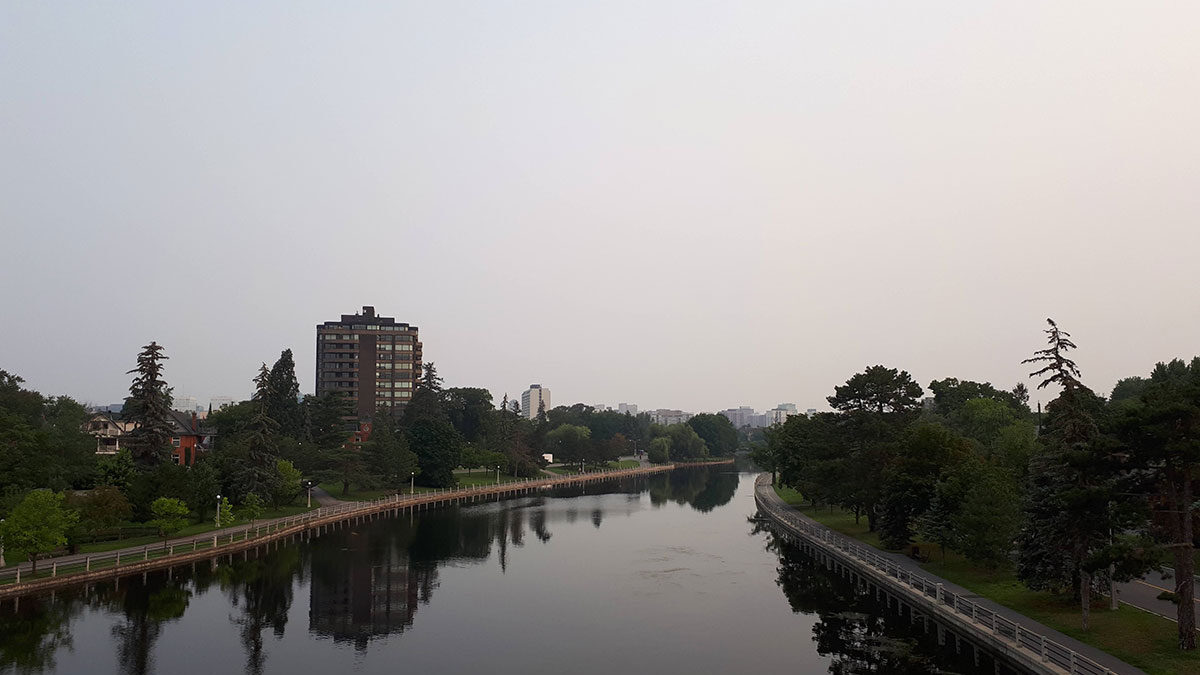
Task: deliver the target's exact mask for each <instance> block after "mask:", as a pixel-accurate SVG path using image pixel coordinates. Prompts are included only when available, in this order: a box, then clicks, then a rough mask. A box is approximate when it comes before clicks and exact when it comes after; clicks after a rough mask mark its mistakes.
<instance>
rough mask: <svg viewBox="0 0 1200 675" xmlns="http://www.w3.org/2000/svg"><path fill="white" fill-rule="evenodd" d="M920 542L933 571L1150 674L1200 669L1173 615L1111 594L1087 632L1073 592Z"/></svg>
mask: <svg viewBox="0 0 1200 675" xmlns="http://www.w3.org/2000/svg"><path fill="white" fill-rule="evenodd" d="M775 492H776V494H778V495H779V496H780V497H781V498H783V500H784V501H786V502H787V503H788V504H791V505H792V506H794V507H795V508H796V509H797V510H798V511H800V512H801V513H803V514H804V515H806V516H808V517H809V518H812V519H813V520H815V521H817V522H819V523H821V524H822V525H825V526H826V527H828V528H830V529H831V530H834V531H836V532H840V533H842V534H844V535H846V536H849V537H853V538H855V539H857V540H859V541H861V542H863V543H864V544H867V545H869V546H874V547H875V548H878V549H881V550H887V549H886V547H884V546H883V544H882V543H881V542H880V540H879V533H878V531H871V529H870V528H869V527H868V526H867V523H866V521H865V520H862V519H859V521H858V522H855V518H854V514H853V513H852V512H850V511H847V510H845V509H843V508H840V507H838V506H834V505H831V504H823V505H821V506H813V505H812V504H811V502H810V501H809V500H807V499H805V498H804V496H803V495H801V494H800V493H799V492H797V491H796V490H794V489H792V488H788V487H784V486H776V488H775ZM914 545H915V546H917V549H918V551H921V552H927V555H924V556H922V557H923V558H925V559H924V560H922V561H921V562H920V566H921V568H922V569H924V570H925V571H927V572H929V573H930V574H933V575H936V576H938V577H941V578H943V579H945V580H947V581H949V582H951V583H954V584H958V585H959V586H962V587H963V588H965V589H967V590H969V591H971V592H972V593H977V594H979V595H980V596H982V597H985V598H987V599H989V600H992V601H993V602H996V603H998V604H1001V605H1004V606H1005V607H1008V608H1010V609H1012V610H1014V611H1016V612H1019V613H1021V614H1023V615H1025V616H1028V617H1029V618H1031V619H1034V620H1035V621H1039V622H1041V623H1042V624H1044V625H1046V626H1048V627H1050V628H1053V629H1054V630H1057V631H1060V632H1062V633H1064V634H1066V635H1069V636H1071V637H1073V638H1075V639H1077V640H1079V641H1080V642H1083V643H1085V644H1089V645H1091V646H1093V647H1096V648H1097V649H1102V650H1104V651H1106V652H1108V653H1109V654H1112V655H1113V656H1116V657H1117V658H1119V659H1121V660H1122V661H1125V662H1127V663H1129V664H1131V665H1134V666H1137V667H1138V668H1141V669H1143V670H1145V671H1146V672H1147V673H1152V674H1155V673H1162V674H1163V675H1167V674H1172V673H1188V672H1196V671H1198V670H1200V652H1196V651H1190V652H1184V651H1180V650H1179V649H1178V647H1177V644H1176V642H1177V637H1176V631H1175V624H1174V623H1173V622H1172V621H1170V620H1168V619H1165V618H1163V617H1160V616H1156V615H1154V614H1151V613H1149V612H1145V611H1142V610H1140V609H1137V608H1136V607H1132V606H1129V605H1123V606H1121V607H1120V608H1119V609H1117V610H1116V611H1110V610H1107V609H1106V608H1107V607H1108V600H1107V598H1099V599H1096V600H1093V605H1092V606H1093V611H1094V613H1093V614H1092V616H1091V621H1090V625H1089V628H1088V630H1086V631H1085V630H1082V629H1081V628H1080V625H1079V605H1078V602H1077V601H1076V600H1075V598H1074V597H1072V596H1071V594H1066V593H1058V594H1056V593H1050V592H1047V591H1035V590H1032V589H1030V588H1029V587H1027V586H1026V585H1025V584H1023V583H1021V581H1020V580H1019V579H1018V578H1017V574H1016V566H1015V565H1014V564H1006V565H999V566H990V565H983V564H979V563H975V562H971V561H970V560H968V559H967V558H966V557H965V556H963V555H962V554H961V553H957V552H955V551H939V550H938V547H937V546H936V545H935V544H933V543H931V542H928V541H924V540H922V539H920V538H919V537H918V538H917V539H916V540H915V541H914Z"/></svg>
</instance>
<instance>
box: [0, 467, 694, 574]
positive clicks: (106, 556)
mask: <svg viewBox="0 0 1200 675" xmlns="http://www.w3.org/2000/svg"><path fill="white" fill-rule="evenodd" d="M696 464H703V463H696ZM684 466H689V464H685V463H674V464H663V465H658V466H655V467H654V468H655V469H656V471H655V472H657V471H665V470H669V469H674V468H676V467H684ZM645 469H646V467H634V468H628V469H601V470H598V471H591V472H587V473H581V474H569V475H564V476H560V477H556V478H551V477H549V476H540V477H537V478H523V479H520V480H513V481H506V482H503V483H492V484H488V485H473V486H471V487H466V488H437V489H435V490H431V491H425V492H418V493H415V494H407V495H406V494H399V493H397V494H394V495H391V496H388V497H381V498H379V499H373V500H370V501H364V502H343V503H341V504H336V505H334V506H322V507H319V508H316V509H313V510H312V511H306V512H304V513H301V514H297V515H294V516H286V517H283V518H276V519H274V520H269V521H263V523H261V524H259V525H250V526H244V525H243V526H238V527H236V528H232V529H225V530H216V531H214V532H212V533H209V534H203V535H196V536H194V537H185V538H181V539H172V540H169V541H164V542H162V543H156V544H153V545H151V544H147V545H145V546H143V547H142V548H141V549H140V550H136V551H132V552H131V551H129V550H116V551H109V552H106V553H94V554H84V555H82V556H81V555H79V554H75V555H68V556H59V557H58V558H46V559H42V560H39V561H38V572H37V574H36V575H34V574H32V573H31V572H30V571H28V570H25V571H22V569H21V565H20V564H18V565H12V566H9V567H5V568H0V586H2V585H7V584H19V583H22V581H26V582H28V581H33V580H35V579H37V580H41V579H46V578H51V577H57V576H62V575H65V574H74V573H79V572H92V571H97V570H103V569H112V568H117V567H122V566H125V565H133V564H136V563H141V562H146V561H149V560H157V559H160V558H165V557H170V556H173V555H176V554H182V553H191V552H193V551H200V550H204V549H211V550H213V551H216V552H217V553H216V554H217V555H220V553H219V551H220V549H222V548H223V547H227V546H229V545H231V544H235V543H239V542H245V541H251V540H254V539H261V538H264V537H270V536H271V535H274V534H276V533H278V532H281V531H283V530H286V529H289V528H291V527H294V526H296V525H302V524H304V523H310V522H314V521H319V520H325V519H327V518H329V517H330V516H338V515H340V516H343V517H352V516H353V515H354V514H356V513H361V514H363V515H366V514H369V513H376V512H379V511H384V510H387V509H388V508H400V507H407V506H410V505H419V504H425V503H439V502H442V501H445V500H449V499H458V498H462V497H469V496H472V495H479V494H502V493H505V492H509V491H514V490H518V489H520V488H522V487H556V486H559V485H570V484H572V483H575V482H580V479H584V480H585V481H586V480H590V479H593V478H597V477H613V475H614V474H628V475H631V476H634V475H642V474H646V473H654V472H649V471H646V470H645Z"/></svg>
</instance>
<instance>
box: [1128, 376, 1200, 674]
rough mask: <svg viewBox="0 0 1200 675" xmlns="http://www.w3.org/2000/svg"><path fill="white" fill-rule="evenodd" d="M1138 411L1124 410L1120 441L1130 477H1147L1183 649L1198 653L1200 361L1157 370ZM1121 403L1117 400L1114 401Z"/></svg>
mask: <svg viewBox="0 0 1200 675" xmlns="http://www.w3.org/2000/svg"><path fill="white" fill-rule="evenodd" d="M1140 388H1141V392H1140V394H1138V396H1137V397H1136V405H1133V406H1129V405H1122V406H1120V408H1121V409H1122V419H1121V424H1120V436H1121V438H1122V440H1123V441H1124V442H1125V446H1126V447H1127V448H1128V450H1129V453H1130V455H1131V462H1130V464H1131V466H1130V467H1129V468H1130V469H1131V470H1130V471H1129V475H1130V476H1134V477H1136V476H1142V477H1144V479H1145V481H1146V483H1147V485H1146V488H1148V491H1149V492H1150V493H1151V498H1150V499H1149V500H1148V502H1149V503H1150V505H1151V508H1152V509H1153V513H1154V524H1155V526H1156V528H1157V529H1158V530H1159V531H1160V533H1162V534H1165V535H1166V536H1165V539H1166V541H1167V542H1168V543H1167V545H1166V546H1165V548H1167V549H1168V550H1169V551H1170V552H1171V554H1172V556H1173V563H1172V564H1173V565H1174V568H1175V597H1176V600H1177V603H1176V606H1177V609H1176V618H1177V621H1178V629H1179V648H1180V649H1183V650H1193V649H1195V648H1196V603H1195V594H1196V589H1195V580H1194V577H1193V575H1194V573H1195V559H1194V557H1193V553H1194V550H1195V546H1194V542H1195V529H1194V528H1195V521H1196V512H1197V511H1198V510H1200V499H1198V495H1197V493H1196V481H1197V479H1198V478H1200V357H1197V358H1194V359H1192V361H1191V362H1190V363H1185V362H1184V361H1182V360H1179V359H1175V360H1172V361H1171V362H1170V363H1159V364H1157V365H1156V366H1155V367H1154V370H1153V371H1152V372H1151V374H1150V378H1149V380H1147V381H1145V382H1144V383H1142V384H1141V386H1140ZM1114 398H1115V397H1114Z"/></svg>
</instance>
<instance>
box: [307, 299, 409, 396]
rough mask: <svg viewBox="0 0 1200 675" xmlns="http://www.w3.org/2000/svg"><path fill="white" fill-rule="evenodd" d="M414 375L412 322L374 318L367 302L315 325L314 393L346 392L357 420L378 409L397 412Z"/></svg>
mask: <svg viewBox="0 0 1200 675" xmlns="http://www.w3.org/2000/svg"><path fill="white" fill-rule="evenodd" d="M420 377H421V341H420V340H419V339H418V335H417V327H416V326H410V325H408V324H406V323H396V320H395V319H394V318H392V317H388V316H376V315H375V308H374V307H371V306H364V307H363V308H362V313H361V314H343V315H342V318H341V319H340V320H338V321H326V322H325V323H323V324H320V325H318V326H317V386H316V393H317V396H321V395H322V394H327V393H341V394H344V395H346V396H347V397H349V399H350V401H351V402H352V403H353V404H354V412H355V414H356V415H357V416H358V417H359V418H360V419H361V418H368V417H371V416H373V415H374V414H375V411H376V410H377V409H379V408H386V409H388V410H390V411H393V412H398V411H399V410H400V409H401V408H402V407H403V406H404V404H405V403H408V401H409V399H411V398H412V392H413V387H414V386H415V385H416V382H417V380H418V379H420Z"/></svg>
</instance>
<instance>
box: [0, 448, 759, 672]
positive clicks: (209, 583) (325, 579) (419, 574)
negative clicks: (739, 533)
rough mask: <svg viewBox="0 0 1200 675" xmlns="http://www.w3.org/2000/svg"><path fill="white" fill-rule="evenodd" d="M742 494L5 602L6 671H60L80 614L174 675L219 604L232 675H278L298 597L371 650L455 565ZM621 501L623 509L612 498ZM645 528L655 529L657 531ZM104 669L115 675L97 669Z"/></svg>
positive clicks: (671, 482) (635, 496)
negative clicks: (185, 648)
mask: <svg viewBox="0 0 1200 675" xmlns="http://www.w3.org/2000/svg"><path fill="white" fill-rule="evenodd" d="M738 485H739V476H738V475H737V474H736V473H735V472H732V471H730V470H729V469H728V468H726V467H720V468H711V469H710V468H699V469H689V470H680V471H675V472H672V473H669V474H657V475H654V476H650V477H643V478H639V479H629V480H625V481H620V482H613V483H607V484H593V485H588V486H577V487H571V488H562V489H557V490H554V491H552V492H550V493H549V494H547V495H545V496H533V497H526V498H522V499H513V500H508V501H502V502H491V503H483V504H476V505H468V506H463V507H461V508H445V509H435V510H430V511H425V512H421V513H419V514H415V515H413V514H404V515H401V516H399V517H396V518H384V519H380V520H377V521H373V522H369V523H365V524H357V525H347V526H346V527H344V528H342V529H338V530H335V531H333V532H331V533H329V534H327V535H324V536H322V537H320V538H319V539H314V540H313V541H312V542H309V543H303V544H287V545H279V546H278V548H277V549H276V547H275V546H269V547H267V548H265V549H263V550H262V551H251V552H248V553H247V554H246V555H245V556H242V555H235V556H234V557H233V559H232V560H230V559H229V558H223V559H222V560H221V561H220V564H213V565H210V564H208V563H203V564H199V565H196V566H188V567H180V568H175V569H173V570H171V571H169V572H167V571H159V572H153V573H150V574H148V575H145V576H132V577H126V578H122V579H119V580H116V581H115V582H111V581H110V582H106V583H101V584H97V585H94V586H91V587H88V588H75V589H69V590H67V591H61V592H59V593H58V594H56V595H55V596H41V597H25V598H21V599H20V600H19V601H18V602H16V603H14V602H13V601H12V600H8V601H5V602H4V603H3V604H2V605H0V672H19V673H40V672H53V671H56V670H57V669H58V668H59V667H60V665H59V659H60V658H66V657H67V655H68V654H71V652H72V650H73V648H74V640H73V636H72V623H73V622H75V621H77V620H79V621H80V622H81V623H82V622H83V621H84V620H85V619H80V617H81V616H86V621H87V622H89V625H90V622H94V621H97V620H101V621H105V622H106V623H107V626H105V628H104V629H105V631H106V633H107V635H108V636H109V638H108V640H107V641H106V644H105V646H106V647H107V648H108V649H109V650H110V651H109V655H108V656H107V657H106V658H111V659H112V660H113V661H114V662H115V664H116V669H118V670H119V671H120V672H125V673H131V674H137V675H142V674H146V673H153V672H156V670H158V671H159V672H167V670H168V667H167V666H166V665H163V664H161V663H160V664H157V665H156V653H157V652H159V651H160V650H161V652H162V653H161V654H160V656H161V657H162V658H168V657H170V658H173V659H177V658H178V657H179V654H178V653H176V652H177V651H178V646H179V645H178V643H177V642H175V641H176V640H178V639H180V637H179V636H180V635H181V633H173V635H174V636H176V637H174V638H172V639H169V640H165V641H164V640H161V639H160V638H161V637H162V635H163V632H164V629H165V628H166V627H167V626H168V625H171V624H174V623H176V622H179V621H180V620H181V619H183V618H184V617H185V616H186V615H189V613H190V612H192V605H193V604H194V601H195V600H196V599H197V598H200V597H202V596H212V594H214V593H219V594H220V596H223V597H224V600H223V601H222V602H221V603H219V606H220V607H223V608H224V609H223V610H220V609H218V610H217V611H220V612H221V614H223V615H224V617H223V623H224V625H225V626H226V627H227V629H228V632H229V633H231V634H232V635H235V636H236V639H237V641H238V642H239V643H240V647H241V652H242V654H241V658H242V661H241V663H240V664H238V665H236V666H235V665H233V664H229V666H230V667H232V668H234V669H241V670H243V671H244V672H248V673H253V674H255V675H258V674H260V673H264V672H267V671H268V670H270V669H271V668H270V667H269V666H270V663H269V661H270V656H271V653H272V652H271V649H270V645H271V644H272V642H280V641H283V639H284V637H285V635H286V634H287V633H288V628H289V615H291V616H293V617H295V615H294V614H292V613H291V610H292V608H293V605H294V604H295V601H296V597H295V596H296V595H297V594H298V593H299V594H302V595H300V597H301V598H303V597H304V595H303V594H306V595H307V599H308V626H307V630H308V633H309V634H311V635H312V636H315V637H316V638H318V639H324V640H332V641H333V642H334V643H337V644H345V645H348V646H350V647H351V648H352V649H353V650H355V651H356V652H359V653H363V652H366V651H367V650H368V648H369V646H370V645H371V644H372V643H373V642H374V641H376V640H379V639H383V638H387V637H389V636H399V635H403V634H404V633H405V632H406V631H407V630H409V629H410V628H411V627H412V626H413V624H414V621H415V620H416V615H417V613H418V608H419V607H421V606H424V605H428V604H430V602H431V600H432V598H433V595H434V592H435V591H436V590H437V589H438V587H439V584H440V581H439V568H441V567H443V566H445V565H447V564H451V565H455V566H456V567H461V566H464V565H466V566H470V565H475V564H480V563H483V562H484V561H488V560H494V561H495V562H496V563H497V564H498V565H499V568H500V570H501V572H502V573H507V572H508V566H509V564H510V559H511V550H512V549H519V548H522V547H525V546H527V545H528V544H529V543H530V542H534V543H540V544H547V543H548V542H550V540H551V539H552V538H553V536H554V534H553V529H554V527H555V525H556V524H558V525H560V526H563V527H566V526H570V525H571V524H572V523H576V521H579V523H578V524H580V525H582V524H586V523H589V522H590V524H591V526H592V527H591V528H588V529H589V530H591V529H593V528H595V529H600V528H601V527H602V526H606V525H605V523H606V519H607V518H610V517H613V516H614V515H623V514H630V513H633V512H636V511H639V510H644V509H645V502H644V501H643V497H642V495H645V494H647V493H648V496H649V503H650V504H651V505H652V506H654V507H658V508H661V507H662V506H663V505H666V504H669V503H674V504H680V505H687V506H689V507H691V509H693V510H694V511H696V512H700V513H707V512H709V511H712V510H713V509H715V508H716V507H718V506H721V505H724V504H728V503H729V502H730V500H731V499H732V498H733V496H734V494H735V493H736V492H737V489H738ZM622 494H623V495H625V498H623V499H622V498H620V497H617V498H615V499H614V498H613V495H622ZM601 495H604V496H603V497H602V496H601ZM571 497H579V498H580V499H570V498H571ZM589 500H594V501H589ZM647 527H653V523H652V522H647ZM529 532H532V534H533V536H532V537H530V536H528V533H529ZM305 586H307V588H305ZM203 604H204V605H205V607H207V608H208V609H204V610H196V611H197V612H199V614H196V615H195V616H196V617H197V618H199V617H204V618H205V619H206V622H205V623H204V624H202V625H201V626H195V625H189V626H188V627H187V628H181V629H180V631H181V632H184V633H187V636H188V638H185V639H190V638H191V637H193V636H196V637H199V636H204V637H206V638H207V637H208V636H216V637H215V638H213V639H214V640H215V639H221V638H223V637H224V635H225V634H224V633H221V632H220V630H219V627H218V626H217V625H216V623H214V622H213V621H208V619H213V618H215V619H216V622H222V617H221V615H217V616H216V617H212V616H209V615H210V614H211V613H212V611H213V608H214V607H215V606H214V605H213V604H212V602H211V601H205V603H203ZM206 612H207V614H206ZM195 620H196V619H193V621H195ZM196 631H200V632H199V633H196ZM97 642H98V641H97V640H92V641H91V642H89V644H88V645H86V648H87V649H96V648H97V645H96V643H97ZM99 642H104V641H99ZM164 663H165V662H164ZM194 665H195V667H196V668H198V669H201V670H204V668H202V667H201V664H194ZM68 669H69V668H68ZM276 670H278V666H277V667H276ZM96 672H105V671H104V670H103V669H100V668H99V667H97V669H96Z"/></svg>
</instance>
